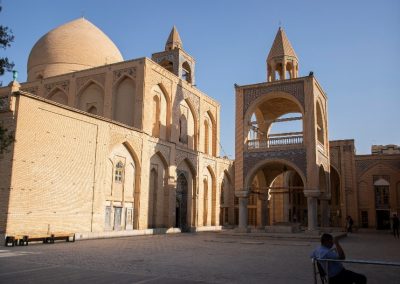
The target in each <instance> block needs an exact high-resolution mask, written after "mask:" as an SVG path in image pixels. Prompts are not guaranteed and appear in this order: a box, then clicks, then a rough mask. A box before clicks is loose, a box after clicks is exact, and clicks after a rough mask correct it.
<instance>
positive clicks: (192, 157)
mask: <svg viewBox="0 0 400 284" xmlns="http://www.w3.org/2000/svg"><path fill="white" fill-rule="evenodd" d="M185 159H188V160H189V161H190V163H191V164H192V165H191V166H192V167H193V168H194V169H196V165H197V161H198V156H197V155H196V154H192V153H190V152H186V151H181V150H178V149H177V150H176V157H175V163H176V166H177V167H179V165H180V164H181V163H182V161H183V160H185Z"/></svg>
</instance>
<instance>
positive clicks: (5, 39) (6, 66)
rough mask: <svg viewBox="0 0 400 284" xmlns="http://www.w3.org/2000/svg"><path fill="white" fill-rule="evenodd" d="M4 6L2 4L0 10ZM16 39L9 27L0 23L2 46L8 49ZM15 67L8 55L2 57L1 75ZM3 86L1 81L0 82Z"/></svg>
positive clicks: (0, 64)
mask: <svg viewBox="0 0 400 284" xmlns="http://www.w3.org/2000/svg"><path fill="white" fill-rule="evenodd" d="M1 9H2V7H1V6H0V12H1ZM13 41H14V35H13V33H12V30H10V28H9V27H6V26H3V25H0V47H1V48H3V49H6V48H7V47H10V46H11V43H12V42H13ZM13 68H14V63H13V62H12V61H10V60H9V59H8V57H0V76H2V75H4V73H5V72H11V71H12V69H13ZM0 86H1V82H0Z"/></svg>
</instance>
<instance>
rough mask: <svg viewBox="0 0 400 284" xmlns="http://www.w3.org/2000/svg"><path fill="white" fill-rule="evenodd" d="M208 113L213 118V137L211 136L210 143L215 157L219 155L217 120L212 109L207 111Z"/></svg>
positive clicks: (211, 132)
mask: <svg viewBox="0 0 400 284" xmlns="http://www.w3.org/2000/svg"><path fill="white" fill-rule="evenodd" d="M207 115H208V117H209V118H210V120H211V131H210V134H211V137H210V145H211V155H213V156H214V157H216V156H217V141H216V140H217V121H216V119H215V117H214V115H213V114H212V112H211V111H210V110H208V111H207Z"/></svg>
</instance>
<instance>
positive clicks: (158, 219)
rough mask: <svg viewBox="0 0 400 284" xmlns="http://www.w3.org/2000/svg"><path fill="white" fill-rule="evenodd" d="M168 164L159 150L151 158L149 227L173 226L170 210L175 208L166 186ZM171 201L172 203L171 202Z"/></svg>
mask: <svg viewBox="0 0 400 284" xmlns="http://www.w3.org/2000/svg"><path fill="white" fill-rule="evenodd" d="M167 170H168V164H167V162H166V160H165V158H164V156H163V155H162V154H161V153H160V152H157V153H155V154H154V155H153V156H152V157H151V158H150V181H149V191H148V192H149V198H148V224H149V228H160V227H167V226H172V225H173V221H171V222H170V220H169V219H168V218H169V212H170V211H171V210H173V209H172V208H171V207H170V206H172V205H171V204H172V202H170V201H169V198H170V193H169V192H168V190H167V189H166V188H165V185H166V184H167V178H166V175H167ZM170 203H171V204H170Z"/></svg>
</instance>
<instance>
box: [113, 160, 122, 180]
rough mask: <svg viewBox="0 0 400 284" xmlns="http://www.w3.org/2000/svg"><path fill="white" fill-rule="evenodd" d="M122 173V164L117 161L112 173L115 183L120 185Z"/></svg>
mask: <svg viewBox="0 0 400 284" xmlns="http://www.w3.org/2000/svg"><path fill="white" fill-rule="evenodd" d="M123 172H124V164H123V163H122V162H121V161H119V162H118V163H117V165H116V166H115V172H114V181H115V182H119V183H122V177H123Z"/></svg>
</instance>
